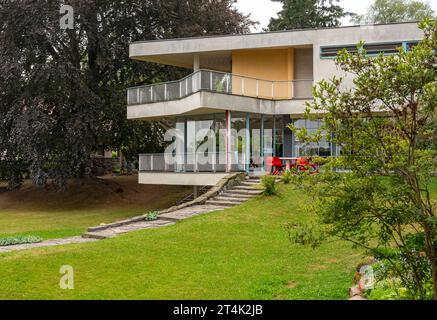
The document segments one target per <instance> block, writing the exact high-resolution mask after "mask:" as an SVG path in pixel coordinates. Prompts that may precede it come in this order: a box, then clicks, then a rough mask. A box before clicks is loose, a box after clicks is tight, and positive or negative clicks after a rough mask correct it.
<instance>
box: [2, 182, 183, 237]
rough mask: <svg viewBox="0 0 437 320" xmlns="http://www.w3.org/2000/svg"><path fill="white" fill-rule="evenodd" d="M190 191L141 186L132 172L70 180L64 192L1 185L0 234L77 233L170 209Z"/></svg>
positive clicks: (28, 184) (51, 187)
mask: <svg viewBox="0 0 437 320" xmlns="http://www.w3.org/2000/svg"><path fill="white" fill-rule="evenodd" d="M0 187H1V185H0ZM190 192H192V189H191V188H189V187H186V188H184V187H182V188H181V187H179V186H149V185H139V184H138V176H136V175H133V176H119V177H117V176H108V177H104V178H99V179H87V180H78V181H71V182H70V183H69V184H68V186H67V187H66V189H65V190H56V189H55V188H54V187H53V186H49V187H46V188H43V189H40V188H37V187H35V186H33V185H32V184H31V183H30V182H29V181H27V182H26V183H25V184H24V186H23V187H22V188H21V189H20V190H16V191H5V190H4V189H3V190H2V188H0V238H3V237H10V236H27V235H32V236H39V237H42V238H43V239H52V238H64V237H69V236H76V235H81V234H82V233H84V232H85V231H86V230H87V228H88V227H91V226H96V225H100V224H101V223H110V222H115V221H117V220H122V219H126V218H129V217H133V216H137V215H140V214H144V213H147V212H148V211H152V210H160V209H165V208H168V207H171V206H173V205H175V204H176V203H177V201H179V200H181V199H183V198H184V197H185V196H186V195H187V194H188V193H190Z"/></svg>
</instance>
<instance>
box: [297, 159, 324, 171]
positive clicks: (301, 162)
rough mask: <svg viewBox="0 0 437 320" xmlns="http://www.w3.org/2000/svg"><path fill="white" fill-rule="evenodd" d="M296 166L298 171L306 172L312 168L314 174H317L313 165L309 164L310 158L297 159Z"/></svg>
mask: <svg viewBox="0 0 437 320" xmlns="http://www.w3.org/2000/svg"><path fill="white" fill-rule="evenodd" d="M296 166H297V168H298V170H300V171H303V172H306V171H308V169H310V168H312V169H313V170H314V171H315V173H318V172H319V170H318V169H317V166H316V165H315V164H313V163H311V158H306V157H300V158H298V159H297V161H296Z"/></svg>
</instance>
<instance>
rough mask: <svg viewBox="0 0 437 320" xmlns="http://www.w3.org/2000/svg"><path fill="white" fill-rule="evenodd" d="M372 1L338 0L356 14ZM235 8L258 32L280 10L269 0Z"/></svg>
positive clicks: (242, 2)
mask: <svg viewBox="0 0 437 320" xmlns="http://www.w3.org/2000/svg"><path fill="white" fill-rule="evenodd" d="M428 2H429V3H430V4H431V6H432V7H433V8H434V10H435V11H437V0H428ZM372 3H373V0H340V5H341V6H342V7H343V8H345V9H346V11H350V12H354V13H357V14H363V13H365V12H366V10H367V8H368V7H369V6H370V5H371V4H372ZM236 6H237V8H238V9H239V10H240V11H241V12H243V13H246V14H249V13H250V14H251V18H252V20H256V21H259V22H260V25H258V26H257V27H256V28H253V30H252V31H254V32H256V31H258V32H260V31H262V29H263V28H265V27H266V26H267V25H268V24H269V21H270V17H276V16H277V15H276V13H277V12H278V11H280V10H281V4H280V3H279V2H272V1H270V0H238V2H237V4H236ZM343 24H344V25H348V24H349V19H348V18H346V19H344V20H343Z"/></svg>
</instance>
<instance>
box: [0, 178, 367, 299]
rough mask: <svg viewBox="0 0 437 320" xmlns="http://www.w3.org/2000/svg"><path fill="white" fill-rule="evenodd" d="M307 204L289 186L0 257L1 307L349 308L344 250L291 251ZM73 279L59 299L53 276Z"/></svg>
mask: <svg viewBox="0 0 437 320" xmlns="http://www.w3.org/2000/svg"><path fill="white" fill-rule="evenodd" d="M307 201H310V199H308V198H307V197H305V196H304V195H302V191H298V190H295V189H293V187H292V186H284V185H282V186H281V187H280V196H277V197H264V196H260V197H258V198H256V199H253V200H251V201H249V202H247V203H245V204H243V205H241V206H239V207H235V208H232V209H228V210H225V211H222V212H215V213H209V214H205V215H201V216H198V217H195V218H191V219H188V220H185V221H182V222H180V223H178V224H176V225H173V226H169V227H164V228H160V229H153V230H143V231H138V232H133V233H130V234H125V235H122V236H119V237H117V238H114V239H108V240H103V241H98V242H93V243H87V244H80V245H77V244H76V245H68V246H62V247H53V248H43V249H37V250H31V251H22V252H13V253H4V254H0V299H346V298H347V296H348V288H349V287H350V286H351V282H352V278H353V275H354V270H355V268H356V266H357V264H358V263H360V262H361V261H363V259H364V260H365V259H366V258H365V257H364V256H363V253H362V251H360V250H356V249H352V247H351V245H350V244H349V243H345V242H340V241H337V242H331V243H327V244H324V245H322V246H321V247H320V248H318V249H316V250H313V249H311V248H310V247H304V246H300V245H294V244H291V243H290V242H289V241H288V238H287V231H286V229H285V226H286V225H287V223H294V222H298V221H307V220H308V219H311V218H312V217H311V215H308V213H304V211H303V210H302V206H303V205H304V204H305V203H306V202H307ZM63 265H70V266H72V267H73V268H74V271H75V289H74V290H61V289H60V288H59V280H60V277H61V275H60V274H59V269H60V267H61V266H63Z"/></svg>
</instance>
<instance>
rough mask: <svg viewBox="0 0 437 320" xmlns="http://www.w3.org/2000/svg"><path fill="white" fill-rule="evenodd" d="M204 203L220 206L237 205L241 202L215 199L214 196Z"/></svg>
mask: <svg viewBox="0 0 437 320" xmlns="http://www.w3.org/2000/svg"><path fill="white" fill-rule="evenodd" d="M205 203H206V204H209V205H214V206H221V207H235V206H238V205H239V204H241V202H232V201H225V200H215V198H214V200H208V201H206V202H205Z"/></svg>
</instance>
